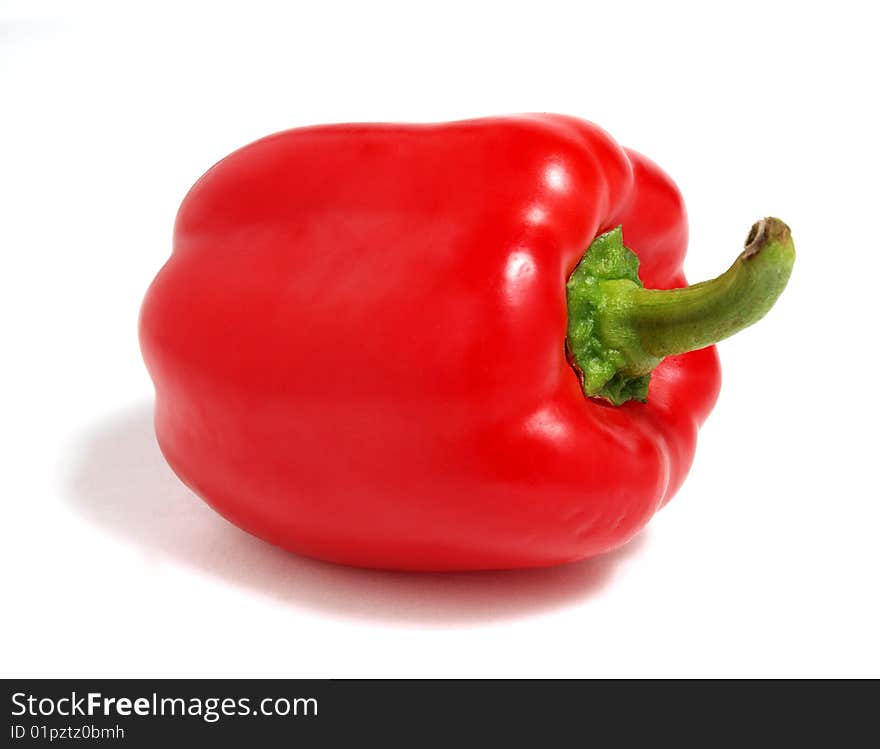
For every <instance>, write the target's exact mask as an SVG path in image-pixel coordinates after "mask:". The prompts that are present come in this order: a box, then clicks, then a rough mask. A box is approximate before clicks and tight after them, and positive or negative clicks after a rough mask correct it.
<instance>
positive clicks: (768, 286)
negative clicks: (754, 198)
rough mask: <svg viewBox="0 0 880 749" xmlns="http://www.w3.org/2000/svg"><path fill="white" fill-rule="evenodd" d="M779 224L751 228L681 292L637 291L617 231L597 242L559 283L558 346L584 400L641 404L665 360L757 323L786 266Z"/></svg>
mask: <svg viewBox="0 0 880 749" xmlns="http://www.w3.org/2000/svg"><path fill="white" fill-rule="evenodd" d="M794 256H795V252H794V243H793V242H792V240H791V232H790V230H789V228H788V226H786V225H785V224H784V223H783V222H782V221H780V220H779V219H775V218H766V219H763V220H762V221H759V222H758V223H756V224H755V225H754V226H753V227H752V230H751V232H750V233H749V236H748V239H747V240H746V247H745V249H744V250H743V252H742V253H741V254H740V256H739V257H738V258H737V259H736V261H735V262H734V264H733V265H732V266H731V267H730V269H729V270H728V271H727V272H725V273H723V274H722V275H720V276H718V278H715V279H713V280H711V281H705V282H703V283H700V284H695V285H693V286H689V287H686V288H684V289H669V290H659V289H645V288H643V285H642V282H641V280H640V279H639V275H638V269H639V260H638V258H637V257H636V255H635V254H634V253H633V252H632V251H631V250H629V249H627V247H625V246H624V244H623V230H622V228H621V227H617V228H616V229H612V230H611V231H609V232H606V233H605V234H602V235H601V236H599V237H597V238H596V239H595V240H594V241H593V242H592V243H591V244H590V246H589V248H588V249H587V252H586V254H585V255H584V257H583V258H582V259H581V261H580V263H578V266H577V267H576V268H575V269H574V272H573V273H572V274H571V277H570V278H569V280H568V283H567V285H566V296H567V300H568V337H567V340H566V347H567V351H568V355H569V360H570V361H571V363H572V365H573V367H574V368H575V370H576V371H577V373H578V374H579V376H580V378H581V383H582V385H583V390H584V394H585V395H587V396H589V397H594V398H602V399H604V400H606V401H609V402H610V403H612V404H614V405H615V406H619V405H621V404H622V403H626V402H627V401H630V400H636V401H645V400H646V399H647V397H648V383H649V382H650V379H651V372H652V371H653V370H654V369H655V368H656V367H657V366H658V365H659V364H660V362H661V361H663V358H664V357H666V356H672V355H675V354H683V353H685V352H687V351H694V350H696V349H700V348H704V347H706V346H709V345H711V344H713V343H717V342H718V341H720V340H723V339H724V338H727V337H729V336H731V335H733V334H734V333H736V332H738V331H740V330H742V329H743V328H746V327H748V326H749V325H751V324H753V323H755V322H757V321H758V320H760V319H761V318H762V317H763V316H764V315H765V314H767V312H768V311H769V310H770V308H771V307H772V306H773V304H774V303H775V302H776V300H777V299H778V297H779V295H780V294H781V293H782V290H783V289H784V288H785V285H786V283H787V282H788V278H789V276H790V275H791V269H792V266H793V264H794Z"/></svg>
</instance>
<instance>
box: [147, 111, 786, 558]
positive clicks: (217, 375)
mask: <svg viewBox="0 0 880 749" xmlns="http://www.w3.org/2000/svg"><path fill="white" fill-rule="evenodd" d="M624 242H625V245H624ZM686 242H687V222H686V217H685V210H684V205H683V203H682V199H681V196H680V194H679V192H678V190H677V188H676V187H675V185H674V184H673V183H672V181H671V180H670V179H669V177H667V176H666V175H665V174H664V173H663V172H662V171H660V169H658V167H657V166H655V165H654V164H653V163H652V162H651V161H649V160H648V159H646V158H645V157H643V156H641V155H640V154H638V153H635V152H633V151H629V150H626V149H624V148H621V147H620V146H619V145H618V144H617V143H615V141H614V140H612V139H611V137H609V135H608V134H607V133H605V132H604V131H603V130H601V129H600V128H598V127H596V126H595V125H592V124H590V123H587V122H583V121H580V120H577V119H574V118H571V117H563V116H556V115H537V116H518V117H504V118H493V119H483V120H474V121H466V122H454V123H451V124H440V125H387V124H357V125H334V126H326V127H312V128H304V129H297V130H290V131H287V132H283V133H279V134H276V135H272V136H270V137H268V138H264V139H263V140H259V141H257V142H256V143H253V144H251V145H249V146H246V147H245V148H243V149H241V150H239V151H236V152H235V153H233V154H232V155H230V156H228V157H227V158H225V159H223V160H222V161H221V162H219V163H218V164H217V165H215V166H214V167H213V168H211V169H210V170H209V171H208V172H207V173H206V174H205V175H204V176H203V177H202V178H201V179H200V180H199V181H198V182H197V183H196V184H195V185H194V186H193V188H192V189H191V190H190V192H189V194H188V195H187V196H186V198H185V200H184V201H183V205H182V206H181V208H180V212H179V214H178V216H177V221H176V226H175V230H174V249H173V254H172V256H171V258H170V260H169V261H168V262H167V263H166V265H165V266H164V267H163V268H162V270H161V271H160V273H159V275H158V276H157V278H156V279H155V281H154V282H153V284H152V285H151V287H150V289H149V291H148V293H147V296H146V300H145V301H144V305H143V309H142V313H141V319H140V338H141V345H142V349H143V353H144V358H145V360H146V362H147V365H148V368H149V371H150V374H151V375H152V378H153V380H154V382H155V386H156V415H155V423H156V431H157V434H158V439H159V444H160V446H161V448H162V450H163V452H164V454H165V456H166V458H167V460H168V462H169V463H170V464H171V466H172V468H173V469H174V470H175V471H176V472H177V474H178V475H179V476H180V477H181V479H182V480H183V481H184V482H185V483H186V484H188V485H189V486H190V487H192V489H193V490H194V491H195V492H197V493H198V494H199V495H201V496H202V497H203V498H204V499H205V500H206V501H207V502H208V503H209V504H211V506H213V507H214V508H215V509H216V510H217V511H219V512H220V513H222V514H223V515H224V516H225V517H227V518H228V519H229V520H231V521H232V522H233V523H235V524H237V525H239V526H240V527H242V528H244V529H245V530H247V531H249V532H251V533H253V534H255V535H257V536H260V537H262V538H264V539H266V540H268V541H270V542H271V543H273V544H277V545H279V546H282V547H284V548H287V549H291V550H293V551H296V552H299V553H302V554H306V555H309V556H313V557H318V558H321V559H326V560H331V561H334V562H342V563H346V564H353V565H363V566H369V567H384V568H396V569H410V570H466V569H486V568H513V567H534V566H542V565H552V564H558V563H562V562H569V561H572V560H576V559H582V558H585V557H589V556H591V555H594V554H599V553H601V552H605V551H608V550H610V549H613V548H615V547H617V546H619V545H621V544H623V543H624V542H625V541H627V540H628V539H629V538H631V537H632V536H633V535H634V534H635V533H637V532H638V531H639V529H640V528H642V526H644V525H645V523H646V522H647V521H648V519H649V518H650V517H651V515H653V513H654V512H655V511H656V510H657V509H658V508H659V507H661V506H662V505H663V504H664V503H665V502H667V501H668V500H669V498H670V497H671V496H672V495H673V494H674V493H675V491H676V490H677V489H678V488H679V486H680V485H681V483H682V481H683V479H684V477H685V474H686V472H687V471H688V468H689V467H690V465H691V461H692V458H693V454H694V448H695V439H696V433H697V427H698V425H699V424H701V423H702V421H703V420H704V419H705V417H706V415H707V414H708V412H709V410H710V409H711V408H712V406H713V404H714V402H715V399H716V396H717V394H718V390H719V366H718V360H717V357H716V353H715V350H714V348H713V347H712V346H711V345H710V344H712V343H714V342H715V341H718V340H720V339H722V338H724V337H726V336H728V335H730V334H732V333H733V332H735V331H736V330H738V329H740V328H742V327H745V326H746V325H749V324H751V323H752V322H754V321H755V320H757V319H758V318H760V317H761V316H763V314H764V313H765V312H766V311H767V310H768V309H769V307H770V306H771V305H772V304H773V302H774V301H775V300H776V298H777V296H778V295H779V293H780V292H781V291H782V289H783V287H784V286H785V283H786V281H787V280H788V276H789V274H790V271H791V267H792V263H793V260H794V248H793V245H792V242H791V238H790V233H789V231H788V228H787V227H786V226H785V224H783V223H782V222H781V221H778V220H777V219H765V220H764V221H761V222H759V223H758V224H756V225H755V227H754V228H753V230H752V234H751V235H750V236H749V239H748V241H747V247H746V249H745V251H744V252H743V253H742V254H741V255H740V257H739V259H738V260H737V261H736V262H735V263H734V265H733V267H732V268H731V269H730V270H729V271H727V273H725V274H723V275H722V276H720V277H719V278H717V279H715V280H713V281H709V282H707V283H704V284H698V285H696V286H691V287H689V288H680V287H684V286H685V284H686V282H685V278H684V275H683V273H682V267H681V266H682V261H683V258H684V253H685V245H686ZM627 248H631V250H630V249H627ZM585 250H586V254H585ZM633 253H635V254H633ZM642 284H644V287H645V288H642ZM687 352H690V353H687Z"/></svg>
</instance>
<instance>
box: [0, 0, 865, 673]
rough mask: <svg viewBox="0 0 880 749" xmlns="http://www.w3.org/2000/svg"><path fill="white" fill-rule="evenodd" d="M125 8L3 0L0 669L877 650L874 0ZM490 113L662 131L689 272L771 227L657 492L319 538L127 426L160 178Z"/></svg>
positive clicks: (747, 668) (487, 667)
mask: <svg viewBox="0 0 880 749" xmlns="http://www.w3.org/2000/svg"><path fill="white" fill-rule="evenodd" d="M66 5H67V6H70V7H65V6H66ZM128 7H133V6H131V5H130V4H127V3H118V4H115V7H114V6H106V7H104V6H100V5H95V4H88V3H69V4H60V3H59V4H58V5H57V6H53V5H51V4H45V3H41V2H11V3H10V2H7V3H5V4H4V6H3V9H2V11H0V21H2V25H0V251H2V265H0V325H2V344H3V346H2V347H3V351H4V352H5V357H4V363H3V364H2V370H0V371H2V391H0V398H2V414H0V417H2V422H0V423H2V433H0V435H2V445H0V456H2V458H0V460H2V464H3V471H2V495H3V523H2V534H3V542H2V552H0V553H2V560H0V562H2V565H0V570H2V571H0V575H2V579H3V588H2V595H3V608H4V613H3V616H2V618H0V628H2V637H0V642H2V646H0V647H2V651H0V663H2V675H3V676H291V677H292V676H301V677H305V676H311V677H330V676H335V677H339V676H685V675H688V676H736V675H750V676H752V675H757V676H761V675H777V676H788V675H873V676H878V675H880V649H878V642H880V640H878V637H877V633H878V630H880V616H878V610H880V609H878V595H877V591H878V585H877V577H878V570H880V543H878V526H880V492H878V489H877V485H878V471H880V461H878V459H877V457H876V453H877V447H878V439H877V432H878V429H880V426H878V419H880V409H878V406H877V390H878V386H877V378H878V355H877V344H876V325H877V322H878V321H877V297H878V288H880V262H878V250H880V247H878V245H880V242H878V211H880V188H878V184H880V183H878V177H877V175H878V173H880V155H878V145H877V142H878V141H877V139H878V132H880V118H878V114H877V73H878V70H880V56H878V52H877V49H878V45H877V41H876V30H877V19H876V18H872V17H870V16H869V13H870V12H871V11H870V10H869V9H870V8H871V7H872V4H870V3H864V2H863V3H847V2H835V3H833V4H831V5H829V4H827V3H790V4H781V3H770V2H760V3H746V2H739V3H733V4H728V5H727V6H726V7H725V8H724V9H721V8H720V6H719V5H718V4H715V3H700V4H698V3H694V4H692V5H684V4H680V3H674V2H663V3H640V4H635V3H621V2H607V1H605V2H601V3H596V4H595V5H594V7H591V4H589V3H584V2H571V3H558V2H550V1H549V0H541V2H532V3H516V2H504V3H480V2H475V1H474V0H472V1H471V2H466V3H456V2H452V1H451V0H447V2H445V3H443V4H425V3H418V2H409V3H405V2H400V3H389V2H370V3H351V4H343V3H338V2H322V3H314V4H308V5H306V4H298V3H286V4H284V5H280V6H266V5H261V4H259V3H253V2H249V3H242V4H240V5H239V8H238V9H237V10H236V9H232V8H231V7H226V6H224V5H222V4H219V3H206V4H205V5H203V6H200V5H193V4H186V3H174V5H173V7H168V8H167V9H165V8H163V7H162V6H160V5H153V4H150V5H149V6H146V5H144V6H141V7H143V8H147V7H150V8H151V10H150V11H149V12H146V11H145V12H144V13H143V14H142V15H137V14H135V13H134V11H131V10H125V8H128ZM74 8H75V9H74ZM245 8H246V10H245ZM519 111H560V112H565V113H570V114H574V115H578V116H582V117H584V118H586V119H591V120H593V121H595V122H598V123H599V124H601V125H602V126H603V127H605V128H606V129H608V130H609V131H610V132H611V133H612V134H614V136H615V137H616V138H617V139H618V141H620V142H621V143H623V144H625V145H629V146H632V147H634V148H636V149H638V150H641V151H642V152H644V153H646V154H648V155H650V156H651V157H652V158H653V159H655V160H656V161H658V162H659V163H660V164H661V165H662V166H663V167H664V168H665V169H666V170H667V171H668V172H669V173H670V174H671V175H672V176H673V177H674V178H675V179H676V180H677V182H678V183H679V185H680V187H681V189H682V191H683V192H684V194H685V197H686V200H687V202H688V207H689V213H690V217H691V228H692V234H691V248H690V254H689V257H688V260H687V266H686V269H687V272H688V274H689V276H690V277H691V278H692V279H695V280H698V279H701V278H704V277H709V276H713V275H716V274H717V273H718V272H720V271H721V270H723V269H724V268H726V266H727V264H728V263H729V262H730V261H731V260H732V259H733V257H734V256H735V254H736V253H737V251H738V249H739V247H740V246H741V243H742V240H743V239H744V235H745V233H746V231H747V230H748V227H749V226H750V224H751V223H752V221H753V220H755V219H757V218H759V217H761V216H764V215H767V214H772V215H778V216H780V217H782V218H784V219H785V220H786V221H787V222H788V223H789V224H790V225H791V226H792V228H793V230H794V236H795V239H796V241H797V248H798V253H799V255H798V260H797V264H796V267H795V271H794V275H793V277H792V280H791V283H790V286H789V288H788V290H787V291H786V292H785V294H784V295H783V297H782V299H781V300H780V302H779V304H778V306H777V308H775V309H774V310H773V311H772V312H771V314H770V315H769V316H768V317H767V318H766V319H765V320H764V321H762V322H761V323H760V324H758V325H757V326H755V327H754V328H752V329H750V330H749V331H747V332H746V333H743V334H741V335H740V336H738V337H736V338H735V339H733V340H730V341H728V342H725V343H723V344H722V345H721V346H720V352H721V357H722V361H723V365H724V377H725V382H724V388H723V391H722V394H721V398H720V400H719V403H718V406H717V408H716V410H715V411H714V413H713V414H712V416H711V417H710V419H709V421H708V423H707V424H706V426H705V428H704V429H703V431H702V434H701V440H700V445H699V449H698V452H697V457H696V462H695V464H694V467H693V470H692V472H691V475H690V477H689V479H688V481H687V482H686V484H685V486H684V488H683V489H682V490H681V492H680V493H679V495H678V496H677V497H676V498H675V499H674V500H673V502H672V504H671V505H669V506H668V508H667V509H665V510H664V511H662V512H661V513H660V514H659V515H658V516H657V517H656V518H654V520H653V521H652V522H651V524H650V526H649V527H648V529H647V530H646V531H645V532H644V533H642V534H641V535H640V536H639V537H638V538H637V539H636V540H635V541H633V542H632V543H631V544H630V545H628V546H627V547H625V548H624V549H623V550H622V551H620V552H618V553H615V554H613V555H610V556H608V557H605V558H600V559H598V560H594V561H589V562H586V563H581V564H576V565H571V566H568V567H564V568H557V569H552V570H544V571H534V572H521V573H500V572H499V573H488V574H457V575H427V576H426V575H407V574H393V573H379V572H368V571H361V570H353V569H345V568H338V567H334V566H329V565H325V564H321V563H318V562H313V561H309V560H305V559H301V558H297V557H296V556H293V555H290V554H286V553H284V552H281V551H278V550H276V549H274V548H271V547H269V546H267V545H265V544H263V543H262V542H260V541H258V540H256V539H253V538H251V537H249V536H247V535H245V534H244V533H242V532H240V531H239V530H237V529H236V528H234V527H232V526H231V525H229V524H227V523H226V522H225V521H223V520H222V519H220V518H219V517H218V516H216V515H215V514H214V513H213V512H212V511H211V510H209V509H208V508H207V507H206V506H204V505H203V504H202V503H201V501H200V500H198V499H197V498H195V497H194V496H193V495H192V494H190V493H189V492H188V491H187V490H186V489H185V488H184V487H183V486H182V485H180V483H179V482H178V481H177V480H176V478H175V477H174V476H173V475H172V473H171V472H170V470H169V469H168V468H166V466H165V464H164V463H163V461H162V459H161V457H160V455H159V453H158V450H157V448H156V446H155V444H154V441H153V437H152V432H151V427H150V404H151V398H152V387H151V383H150V381H149V378H148V377H147V374H146V371H145V369H144V367H143V364H142V362H141V358H140V353H139V350H138V345H137V337H136V319H137V313H138V307H139V304H140V301H141V298H142V296H143V293H144V291H145V290H146V287H147V285H148V284H149V282H150V280H151V278H152V276H153V275H154V274H155V272H156V271H157V270H158V269H159V267H160V265H161V264H162V263H163V261H164V260H165V258H166V257H167V255H168V253H169V251H170V234H171V226H172V221H173V218H174V213H175V211H176V208H177V205H178V204H179V202H180V200H181V198H182V197H183V195H184V193H185V192H186V190H187V188H188V187H189V186H190V184H191V183H192V182H193V181H194V180H195V179H196V178H197V177H198V176H199V175H200V174H201V173H202V172H203V171H204V170H205V169H207V168H208V167H209V166H210V165H211V164H212V163H214V162H215V161H216V160H217V159H219V158H220V157H222V156H224V155H225V154H226V153H228V152H229V151H231V150H233V149H234V148H236V147H238V146H240V145H243V144H245V143H247V142H249V141H251V140H253V139H255V138H257V137H260V136H262V135H264V134H267V133H270V132H273V131H276V130H280V129H284V128H287V127H292V126H297V125H303V124H312V123H320V122H333V121H349V120H426V121H430V120H446V119H454V118H462V117H469V116H480V115H487V114H500V113H508V112H519Z"/></svg>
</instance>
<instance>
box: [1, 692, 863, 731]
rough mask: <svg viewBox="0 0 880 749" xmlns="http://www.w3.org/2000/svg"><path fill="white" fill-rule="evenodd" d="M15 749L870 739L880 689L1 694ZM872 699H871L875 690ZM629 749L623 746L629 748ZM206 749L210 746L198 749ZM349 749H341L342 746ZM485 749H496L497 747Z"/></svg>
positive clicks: (8, 729)
mask: <svg viewBox="0 0 880 749" xmlns="http://www.w3.org/2000/svg"><path fill="white" fill-rule="evenodd" d="M4 685H5V687H6V690H7V703H6V705H7V715H9V721H8V727H7V729H6V736H7V737H8V743H7V745H8V746H13V747H16V746H18V747H29V746H47V745H51V746H79V745H84V744H88V745H95V746H128V747H140V746H145V747H146V746H151V747H155V746H158V745H160V743H165V744H168V743H169V742H170V745H172V746H177V745H184V744H185V743H186V742H208V741H212V740H217V741H222V742H224V743H227V742H232V745H234V746H239V745H240V746H270V745H276V744H280V743H284V744H285V745H297V744H300V745H304V746H312V745H324V744H328V743H329V744H332V745H336V742H341V741H343V740H345V741H347V742H349V743H350V742H351V741H352V740H353V741H354V745H362V744H364V742H369V744H370V745H372V744H374V743H379V742H381V743H382V745H389V744H392V743H393V744H394V745H401V746H420V745H422V744H423V743H429V742H430V743H434V742H436V741H437V740H448V741H454V742H456V745H459V744H462V745H469V744H471V743H472V742H473V740H474V739H475V738H476V737H477V736H483V737H485V738H487V739H490V740H493V741H494V742H497V741H500V740H501V739H502V738H504V740H505V741H506V742H507V743H514V744H515V745H521V744H522V743H534V742H538V743H537V745H538V746H555V745H557V744H560V743H562V742H564V741H567V740H571V739H577V740H579V743H581V744H585V745H590V744H596V745H598V744H603V745H604V744H605V743H607V741H606V740H607V739H608V738H617V739H620V740H627V739H630V738H634V737H637V736H643V735H645V736H647V737H648V738H649V739H653V740H656V739H658V738H661V737H665V738H669V739H675V740H684V739H688V738H691V739H694V740H700V739H701V738H702V739H703V741H704V742H709V743H710V744H711V743H714V742H715V741H716V740H718V739H721V738H724V739H730V738H733V737H739V739H740V740H749V741H750V742H755V741H757V742H758V743H762V742H763V741H765V740H768V739H770V738H773V737H775V738H777V739H779V740H783V739H784V740H791V739H792V738H793V737H794V736H796V735H806V736H809V737H810V738H811V739H812V740H817V739H819V738H821V737H823V736H824V737H825V738H826V739H828V740H833V743H834V745H840V741H841V740H842V739H843V738H844V737H846V736H852V737H853V738H856V737H864V738H867V737H868V736H869V735H871V734H870V733H867V734H864V733H861V731H862V730H863V727H864V730H867V727H868V726H869V718H870V716H871V715H872V714H873V710H874V709H875V707H876V699H877V689H876V683H874V682H837V683H831V682H828V683H824V684H819V683H807V682H787V683H786V682H767V681H757V682H748V681H740V682H702V683H697V682H686V681H666V682H664V681H653V682H634V681H632V682H628V681H537V680H535V681H482V680H470V681H454V680H450V681H427V680H426V681H419V680H381V681H378V680H377V681H370V680H362V681H356V680H339V681H321V680H267V681H259V680H254V681H249V680H243V681H231V680H229V681H224V680H216V681H212V680H153V681H151V680H57V681H56V680H6V681H5V682H4ZM866 687H867V688H866ZM624 743H626V741H624ZM200 745H201V744H200ZM339 745H342V744H339ZM490 745H495V744H494V743H490Z"/></svg>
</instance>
